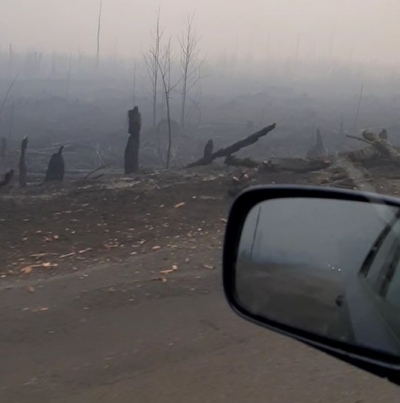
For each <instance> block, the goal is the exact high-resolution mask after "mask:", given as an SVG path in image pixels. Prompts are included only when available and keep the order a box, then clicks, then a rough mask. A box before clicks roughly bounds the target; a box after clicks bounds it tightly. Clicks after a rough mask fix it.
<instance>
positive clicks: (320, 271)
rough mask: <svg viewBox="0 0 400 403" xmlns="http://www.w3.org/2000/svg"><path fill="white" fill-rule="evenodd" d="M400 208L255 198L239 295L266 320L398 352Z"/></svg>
mask: <svg viewBox="0 0 400 403" xmlns="http://www.w3.org/2000/svg"><path fill="white" fill-rule="evenodd" d="M399 217H400V214H399V209H398V208H396V207H391V206H387V205H383V204H373V203H367V202H358V201H357V202H356V201H348V200H336V199H321V198H282V199H271V200H267V201H264V202H262V203H260V204H258V205H256V206H255V207H254V208H253V209H252V210H251V211H250V213H249V215H248V216H247V219H246V222H245V225H244V227H243V230H242V234H241V240H240V244H239V250H238V254H237V256H238V259H237V262H236V268H235V288H236V290H235V291H236V298H237V300H238V303H239V305H241V306H242V307H243V308H244V309H245V310H246V311H247V312H249V313H250V314H252V315H256V316H258V317H259V318H260V319H268V320H273V321H275V322H279V323H280V324H284V325H289V326H292V327H294V328H297V329H302V330H306V331H308V332H311V333H314V334H318V335H320V336H325V337H328V338H331V339H335V340H340V341H342V342H346V343H351V344H355V345H360V346H363V347H368V348H371V349H375V350H380V351H384V352H387V353H391V354H395V355H400V218H399Z"/></svg>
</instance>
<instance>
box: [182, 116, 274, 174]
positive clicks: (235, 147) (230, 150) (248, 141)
mask: <svg viewBox="0 0 400 403" xmlns="http://www.w3.org/2000/svg"><path fill="white" fill-rule="evenodd" d="M275 127H276V123H274V124H272V125H270V126H267V127H264V128H263V129H261V130H259V131H258V132H255V133H253V134H251V135H250V136H248V137H246V138H245V139H243V140H240V141H237V142H236V143H233V144H232V145H230V146H229V147H226V148H221V149H219V150H218V151H216V152H215V153H212V154H211V156H210V157H209V158H205V157H204V156H203V157H202V158H200V159H199V160H197V161H195V162H192V163H191V164H189V165H188V168H192V167H197V166H201V165H209V164H211V163H212V162H213V161H214V160H215V159H217V158H222V157H228V156H230V155H232V154H235V153H237V152H238V151H239V150H241V149H242V148H244V147H248V146H250V145H252V144H254V143H256V142H257V141H258V140H259V139H260V138H261V137H263V136H266V135H267V134H268V133H269V132H271V131H272V130H274V129H275Z"/></svg>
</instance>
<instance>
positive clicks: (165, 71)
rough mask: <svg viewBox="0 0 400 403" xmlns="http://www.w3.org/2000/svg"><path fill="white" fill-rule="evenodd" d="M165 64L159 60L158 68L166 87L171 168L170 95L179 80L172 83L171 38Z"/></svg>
mask: <svg viewBox="0 0 400 403" xmlns="http://www.w3.org/2000/svg"><path fill="white" fill-rule="evenodd" d="M162 61H163V64H162V65H161V63H160V62H159V64H158V68H159V70H160V75H161V80H162V84H163V88H164V96H165V104H166V107H167V121H168V150H167V163H166V167H167V169H168V168H169V165H170V161H171V150H172V127H171V109H170V102H169V101H170V96H171V91H172V90H173V89H174V88H175V87H176V86H177V85H178V83H179V81H178V82H177V83H175V84H174V85H171V39H170V40H169V41H168V45H167V46H166V48H165V53H164V55H163V60H162Z"/></svg>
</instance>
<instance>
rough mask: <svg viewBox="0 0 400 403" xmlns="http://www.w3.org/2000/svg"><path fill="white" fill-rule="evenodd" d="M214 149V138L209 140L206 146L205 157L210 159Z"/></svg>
mask: <svg viewBox="0 0 400 403" xmlns="http://www.w3.org/2000/svg"><path fill="white" fill-rule="evenodd" d="M213 151H214V142H213V141H212V139H210V140H208V141H207V144H206V146H205V147H204V155H203V158H204V159H210V158H211V156H212V153H213Z"/></svg>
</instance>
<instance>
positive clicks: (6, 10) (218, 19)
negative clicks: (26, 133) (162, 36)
mask: <svg viewBox="0 0 400 403" xmlns="http://www.w3.org/2000/svg"><path fill="white" fill-rule="evenodd" d="M99 3H100V0H67V1H66V0H0V45H1V47H2V48H3V49H5V48H7V47H8V44H9V43H12V44H13V46H14V48H15V49H16V50H18V49H21V50H22V49H27V48H30V49H35V50H44V51H53V50H57V51H60V52H74V53H75V52H79V51H81V52H84V53H92V54H93V53H95V49H96V28H97V18H98V9H99ZM159 6H160V7H161V14H162V24H163V26H164V27H165V30H166V34H167V35H172V36H173V37H176V35H177V34H178V33H179V32H180V31H181V29H182V26H183V22H184V20H185V18H186V17H187V16H188V15H189V14H190V13H193V12H194V11H195V12H196V26H197V29H198V31H199V33H200V34H201V36H202V48H203V49H204V51H205V52H206V53H207V54H208V55H210V56H218V55H221V54H222V53H223V52H227V54H232V53H234V52H235V51H236V52H237V54H238V55H242V56H247V55H248V54H249V52H250V53H253V54H254V55H256V54H257V55H259V56H258V57H259V58H265V57H267V55H268V51H269V53H270V55H271V56H278V55H281V56H295V55H296V49H297V43H299V57H302V58H305V57H316V56H317V57H321V56H324V57H326V56H327V55H328V54H329V52H330V49H332V53H333V55H334V57H341V58H346V59H350V58H351V57H353V58H362V59H385V60H387V61H392V62H397V61H399V59H400V58H399V55H400V41H399V39H400V2H399V1H398V0H246V1H242V0H240V1H239V0H197V1H196V0H103V27H102V54H104V55H106V54H116V53H117V54H118V55H124V56H129V57H131V56H133V55H135V54H136V55H137V56H140V54H141V51H142V49H144V48H145V47H146V46H148V42H149V38H150V31H151V29H152V28H153V26H154V21H155V17H156V10H157V9H158V7H159ZM268 38H269V43H270V45H269V47H268ZM268 49H269V50H268ZM351 55H353V56H351Z"/></svg>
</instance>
